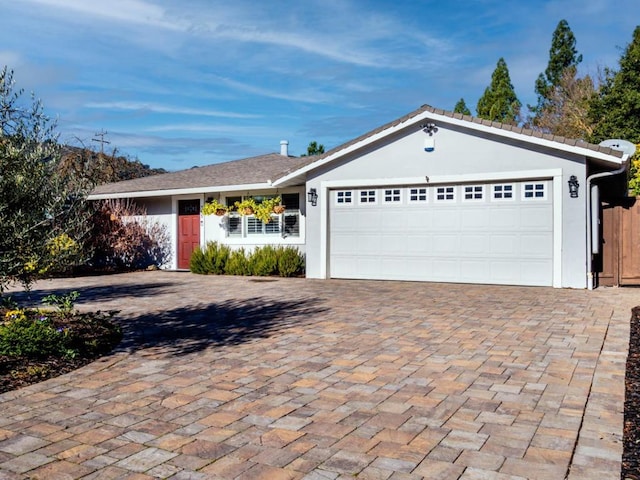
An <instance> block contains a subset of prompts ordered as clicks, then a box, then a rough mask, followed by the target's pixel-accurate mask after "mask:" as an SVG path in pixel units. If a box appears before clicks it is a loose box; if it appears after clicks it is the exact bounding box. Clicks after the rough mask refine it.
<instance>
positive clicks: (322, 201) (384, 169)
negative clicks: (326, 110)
mask: <svg viewBox="0 0 640 480" xmlns="http://www.w3.org/2000/svg"><path fill="white" fill-rule="evenodd" d="M438 129H439V131H438V132H437V133H436V134H435V135H434V137H433V138H434V140H435V150H434V151H432V152H425V151H424V141H425V138H428V136H427V135H426V134H425V133H424V132H422V131H421V129H420V128H419V127H418V126H417V125H414V126H412V127H410V128H407V129H405V130H403V131H402V132H399V133H398V134H397V135H394V136H388V137H386V138H384V139H383V140H382V141H381V142H378V143H376V144H372V145H369V146H367V147H365V149H363V150H361V151H359V152H357V153H355V154H351V155H349V156H346V157H345V158H344V159H342V160H340V161H339V163H338V164H336V163H333V164H331V165H328V166H325V167H323V168H319V169H318V170H316V171H314V172H312V174H311V175H310V176H309V178H308V181H307V190H308V189H309V188H316V190H317V192H318V195H319V198H318V205H317V206H316V207H312V206H308V222H307V253H308V255H307V276H308V277H310V278H326V277H327V276H328V270H327V262H328V255H329V252H328V237H327V234H328V228H329V225H328V221H329V218H328V209H329V203H328V191H329V189H330V188H331V187H338V186H344V187H347V186H356V187H357V186H362V187H365V186H375V185H383V184H386V185H402V184H407V185H408V184H424V185H429V186H431V185H436V184H439V183H440V184H442V183H457V182H460V183H462V182H465V181H470V182H471V181H479V180H487V181H490V180H508V179H512V180H517V179H524V178H536V177H538V178H542V177H544V178H549V179H552V180H553V182H552V183H553V186H554V188H553V198H554V199H555V200H554V202H555V203H554V205H555V210H554V241H555V242H557V245H555V246H554V272H555V274H554V285H555V286H562V287H572V288H586V261H585V258H586V194H585V185H586V165H585V159H584V157H581V156H577V155H572V154H569V153H564V152H558V151H555V150H551V149H545V148H543V147H535V146H532V145H530V144H525V143H520V142H516V141H512V140H509V139H505V138H503V137H493V136H491V135H490V134H483V133H479V132H477V131H472V130H466V129H462V128H459V127H457V126H452V125H446V124H442V123H439V124H438ZM534 148H535V150H534ZM571 175H575V176H576V177H577V178H578V182H579V183H580V186H581V188H580V191H579V198H569V191H568V186H567V181H568V180H569V177H570V176H571ZM368 182H369V183H368ZM556 275H557V278H556Z"/></svg>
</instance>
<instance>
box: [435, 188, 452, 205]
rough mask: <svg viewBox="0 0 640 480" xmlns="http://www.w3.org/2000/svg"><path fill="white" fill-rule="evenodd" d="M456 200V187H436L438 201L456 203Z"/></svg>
mask: <svg viewBox="0 0 640 480" xmlns="http://www.w3.org/2000/svg"><path fill="white" fill-rule="evenodd" d="M455 201H456V187H436V202H441V203H454V202H455Z"/></svg>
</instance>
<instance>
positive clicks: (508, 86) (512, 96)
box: [476, 58, 522, 125]
mask: <svg viewBox="0 0 640 480" xmlns="http://www.w3.org/2000/svg"><path fill="white" fill-rule="evenodd" d="M521 107H522V103H521V102H520V100H518V97H517V96H516V92H515V90H514V88H513V84H512V83H511V77H510V76H509V69H508V67H507V63H506V62H505V61H504V58H500V59H499V60H498V63H497V65H496V69H495V70H494V71H493V74H492V75H491V84H490V85H489V86H488V87H487V88H486V89H485V91H484V94H483V95H482V97H480V99H479V100H478V106H477V107H476V110H477V111H478V117H480V118H484V119H486V120H491V121H495V122H502V123H507V124H511V125H517V124H518V123H519V121H520V108H521Z"/></svg>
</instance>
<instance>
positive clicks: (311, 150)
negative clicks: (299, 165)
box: [300, 140, 324, 157]
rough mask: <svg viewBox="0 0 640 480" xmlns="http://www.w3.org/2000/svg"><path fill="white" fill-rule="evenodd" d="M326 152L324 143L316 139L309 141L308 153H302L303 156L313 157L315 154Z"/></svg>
mask: <svg viewBox="0 0 640 480" xmlns="http://www.w3.org/2000/svg"><path fill="white" fill-rule="evenodd" d="M323 153H324V145H323V144H321V143H320V144H319V143H318V142H316V141H315V140H314V141H312V142H309V146H308V147H307V153H303V154H302V155H300V156H301V157H311V156H313V155H321V154H323Z"/></svg>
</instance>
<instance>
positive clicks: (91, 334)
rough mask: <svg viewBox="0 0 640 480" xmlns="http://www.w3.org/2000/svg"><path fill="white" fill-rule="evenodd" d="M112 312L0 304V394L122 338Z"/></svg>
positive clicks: (74, 364) (85, 359)
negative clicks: (5, 305)
mask: <svg viewBox="0 0 640 480" xmlns="http://www.w3.org/2000/svg"><path fill="white" fill-rule="evenodd" d="M111 317H112V313H101V312H96V313H79V312H77V311H75V310H73V309H72V308H66V309H62V310H43V309H19V308H0V393H3V392H7V391H10V390H15V389H17V388H20V387H24V386H26V385H30V384H33V383H37V382H40V381H42V380H46V379H47V378H51V377H56V376H58V375H62V374H63V373H67V372H70V371H72V370H75V369H76V368H79V367H81V366H83V365H86V364H87V363H89V362H91V361H93V360H95V359H97V358H99V357H101V356H102V355H104V354H106V353H108V352H110V351H111V350H112V349H113V348H114V347H115V346H116V345H117V344H118V343H120V340H121V339H122V332H121V330H120V327H119V326H118V325H116V324H115V323H114V322H113V321H112V320H111Z"/></svg>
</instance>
